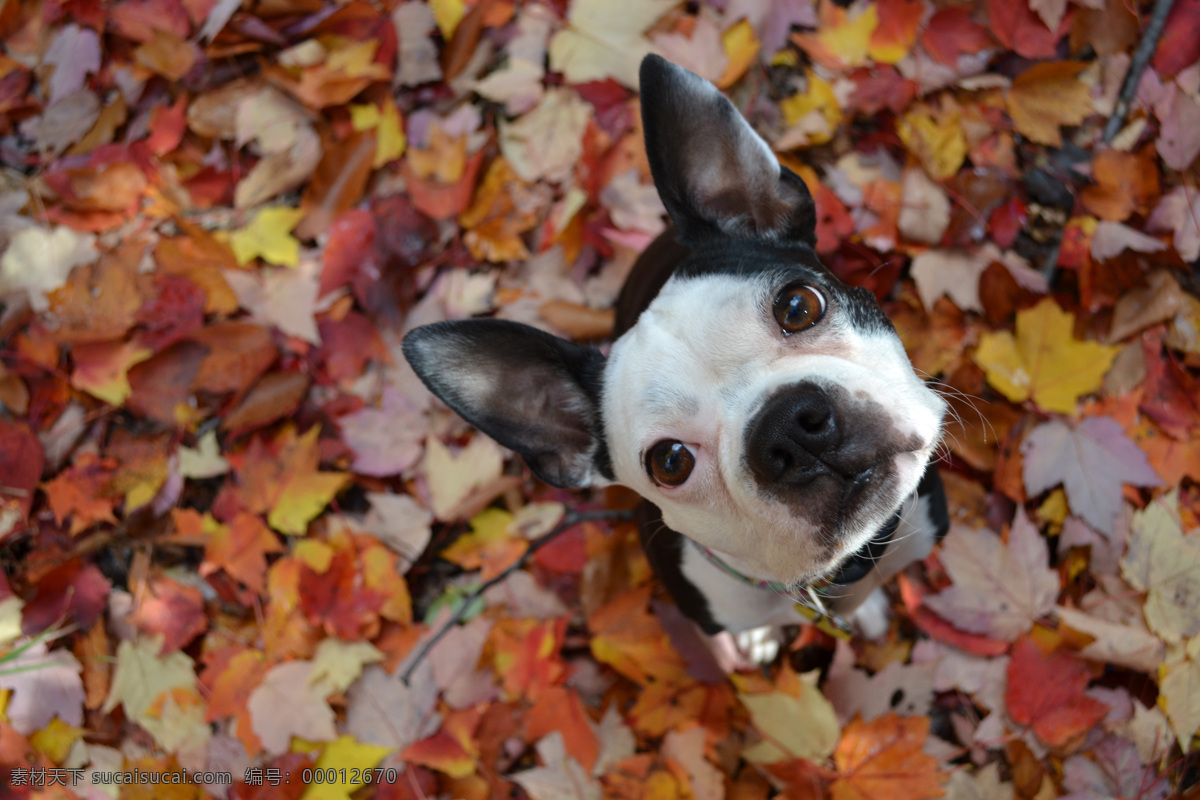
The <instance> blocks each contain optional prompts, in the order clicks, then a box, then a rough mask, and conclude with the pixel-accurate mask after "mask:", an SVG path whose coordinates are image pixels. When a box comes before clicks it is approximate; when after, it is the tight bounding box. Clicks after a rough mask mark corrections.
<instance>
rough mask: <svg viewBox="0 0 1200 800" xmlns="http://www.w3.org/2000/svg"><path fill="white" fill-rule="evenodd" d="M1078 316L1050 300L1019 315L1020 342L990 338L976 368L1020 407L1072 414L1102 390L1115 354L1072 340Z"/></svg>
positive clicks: (1113, 349) (985, 337) (992, 335)
mask: <svg viewBox="0 0 1200 800" xmlns="http://www.w3.org/2000/svg"><path fill="white" fill-rule="evenodd" d="M1074 324H1075V316H1074V315H1073V314H1071V313H1069V312H1066V311H1063V310H1062V309H1060V308H1059V307H1058V303H1056V302H1055V301H1054V300H1053V299H1051V298H1049V297H1047V298H1045V299H1043V300H1042V301H1041V302H1039V303H1038V304H1037V305H1036V306H1034V307H1033V308H1031V309H1028V310H1024V311H1019V312H1017V323H1016V329H1017V332H1016V336H1015V337H1014V336H1013V334H1011V333H1009V332H1008V331H1000V332H998V333H986V334H984V335H983V336H982V337H980V341H979V347H978V348H976V350H975V355H974V360H975V363H976V364H978V365H979V366H980V367H982V368H983V369H984V371H985V372H986V373H987V379H988V383H990V384H992V385H993V386H995V387H996V388H997V389H999V390H1000V391H1001V392H1002V393H1003V394H1004V396H1005V397H1007V398H1008V399H1009V400H1012V401H1013V402H1016V403H1020V402H1022V401H1023V400H1027V399H1030V398H1032V399H1033V401H1034V402H1035V403H1037V404H1038V405H1039V406H1041V407H1042V408H1044V409H1046V410H1047V411H1058V412H1060V413H1063V414H1074V413H1075V403H1076V401H1077V400H1078V399H1079V397H1080V395H1083V394H1087V393H1089V392H1094V391H1096V390H1097V389H1098V388H1100V382H1101V380H1102V379H1103V378H1104V373H1105V372H1107V371H1108V368H1109V366H1110V365H1111V364H1112V360H1113V359H1114V358H1116V355H1117V348H1116V347H1109V346H1107V345H1102V344H1098V343H1097V342H1090V341H1080V340H1078V339H1075V338H1074V336H1073V335H1072V329H1073V327H1074Z"/></svg>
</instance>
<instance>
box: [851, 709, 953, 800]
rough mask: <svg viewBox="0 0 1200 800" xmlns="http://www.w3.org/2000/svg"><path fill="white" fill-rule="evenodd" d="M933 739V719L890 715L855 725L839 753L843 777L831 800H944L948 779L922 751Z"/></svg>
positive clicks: (930, 757)
mask: <svg viewBox="0 0 1200 800" xmlns="http://www.w3.org/2000/svg"><path fill="white" fill-rule="evenodd" d="M928 737H929V718H928V717H902V716H899V715H898V714H892V713H889V714H885V715H884V716H882V717H879V718H878V719H875V720H872V721H871V722H862V721H861V720H858V719H855V720H854V721H852V722H851V723H850V724H849V725H847V726H846V730H845V732H844V733H843V735H842V738H841V741H840V742H838V746H837V749H836V750H835V751H834V753H833V760H834V763H836V764H837V769H838V773H839V774H838V777H837V778H836V779H835V780H834V781H833V783H832V784H830V786H829V796H830V797H831V798H832V800H924V798H933V797H941V796H942V794H943V790H942V779H943V777H944V776H943V773H942V772H941V771H940V770H938V766H937V759H935V758H934V757H933V756H931V755H928V754H926V753H925V752H924V751H923V750H922V748H923V747H924V745H925V741H926V739H927V738H928Z"/></svg>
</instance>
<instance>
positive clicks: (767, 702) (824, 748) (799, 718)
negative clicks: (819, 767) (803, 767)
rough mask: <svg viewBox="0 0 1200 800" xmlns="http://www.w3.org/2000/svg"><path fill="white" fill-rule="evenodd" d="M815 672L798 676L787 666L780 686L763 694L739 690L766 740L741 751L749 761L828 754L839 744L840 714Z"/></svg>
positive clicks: (757, 761)
mask: <svg viewBox="0 0 1200 800" xmlns="http://www.w3.org/2000/svg"><path fill="white" fill-rule="evenodd" d="M818 677H819V675H818V674H817V673H816V672H810V673H807V674H805V675H800V676H797V675H795V673H792V672H791V670H790V669H786V668H785V671H784V673H783V674H782V675H781V676H780V678H781V680H780V683H781V684H782V685H781V688H780V689H779V690H778V691H773V692H766V693H764V694H746V693H744V692H739V693H738V700H740V701H741V702H742V705H744V706H745V707H746V710H747V711H749V712H750V718H751V720H752V721H753V722H754V727H755V728H757V729H758V732H759V733H760V734H762V737H763V741H762V742H759V743H758V744H756V745H754V746H753V747H750V748H749V749H747V750H746V751H744V752H743V753H742V757H743V758H745V759H746V760H747V761H750V762H752V763H757V764H771V763H774V762H776V761H784V760H789V759H794V758H807V759H812V760H818V761H819V760H821V759H825V758H828V757H829V755H830V754H831V753H833V752H834V748H835V747H836V746H837V744H838V735H839V733H840V730H839V727H838V721H837V714H836V712H835V711H834V710H833V705H831V704H830V702H829V701H828V700H826V699H825V696H824V695H823V694H821V690H820V689H818V688H817V679H818Z"/></svg>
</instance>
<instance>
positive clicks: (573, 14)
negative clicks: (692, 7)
mask: <svg viewBox="0 0 1200 800" xmlns="http://www.w3.org/2000/svg"><path fill="white" fill-rule="evenodd" d="M676 5H678V3H677V2H676V0H641V2H637V3H625V4H623V5H622V6H621V10H620V13H613V5H612V3H611V2H609V0H571V4H570V5H569V6H568V8H567V24H566V26H565V27H564V28H563V29H562V30H560V31H558V33H556V34H554V36H553V37H551V39H550V47H549V51H550V69H551V70H553V71H554V72H561V73H562V74H563V75H564V76H565V77H566V79H567V83H572V84H574V83H586V82H588V81H602V80H604V79H605V78H615V79H616V80H618V81H620V82H621V83H623V84H625V85H626V86H629V87H636V86H637V84H638V64H640V63H641V62H642V57H643V56H645V55H646V54H647V53H649V52H650V49H651V48H650V42H649V40H647V39H646V37H645V36H643V35H642V34H643V33H645V32H646V29H647V28H649V27H650V26H651V25H653V24H654V21H655V20H657V19H658V18H659V17H661V16H662V15H663V14H665V13H667V12H668V11H670V10H671V9H672V8H674V7H675V6H676Z"/></svg>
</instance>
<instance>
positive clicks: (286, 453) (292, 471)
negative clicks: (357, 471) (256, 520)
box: [236, 426, 347, 536]
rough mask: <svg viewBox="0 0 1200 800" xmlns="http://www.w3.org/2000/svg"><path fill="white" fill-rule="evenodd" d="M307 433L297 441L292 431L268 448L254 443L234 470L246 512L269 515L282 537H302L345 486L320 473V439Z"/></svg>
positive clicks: (335, 476) (315, 431)
mask: <svg viewBox="0 0 1200 800" xmlns="http://www.w3.org/2000/svg"><path fill="white" fill-rule="evenodd" d="M319 434H320V429H319V428H318V427H316V426H313V427H312V428H309V429H308V430H307V431H306V432H305V433H304V434H302V435H300V436H299V437H297V435H296V431H295V429H294V428H292V427H287V428H285V429H284V430H282V431H281V432H280V433H279V435H278V436H276V437H275V439H274V440H273V441H272V442H270V443H269V444H268V443H267V442H266V441H265V440H264V439H263V438H261V437H260V438H255V439H254V440H253V441H252V442H251V444H250V447H249V448H248V449H247V450H246V452H245V453H243V454H242V457H241V459H239V460H240V462H241V463H240V465H238V466H237V467H236V471H237V473H238V478H239V481H240V483H241V493H242V496H243V497H244V498H245V502H246V505H247V507H248V508H249V509H250V510H251V511H254V512H256V513H259V514H266V515H267V522H268V523H269V524H270V525H271V527H272V528H274V529H275V530H277V531H279V532H280V533H286V534H288V535H290V536H303V535H304V533H305V531H306V530H307V528H308V523H309V522H310V521H311V520H312V519H313V517H315V516H316V515H317V514H319V513H321V509H323V508H325V506H326V505H328V504H329V501H330V500H332V499H333V497H334V495H336V494H337V493H338V492H339V491H340V490H341V489H342V487H343V486H344V485H345V483H346V479H347V478H346V476H345V475H344V474H342V473H338V472H321V471H320V470H319V468H318V462H319V461H320V452H319V450H318V445H317V436H318V435H319Z"/></svg>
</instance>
